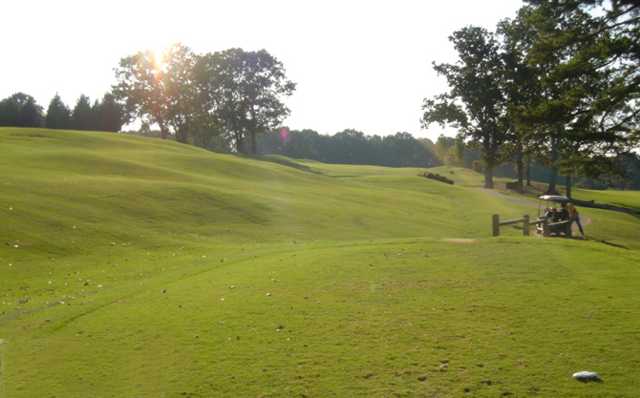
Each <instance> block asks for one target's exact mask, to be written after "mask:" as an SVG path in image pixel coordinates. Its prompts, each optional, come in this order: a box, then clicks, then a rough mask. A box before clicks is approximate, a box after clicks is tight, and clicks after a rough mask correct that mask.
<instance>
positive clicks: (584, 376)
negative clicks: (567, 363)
mask: <svg viewBox="0 0 640 398" xmlns="http://www.w3.org/2000/svg"><path fill="white" fill-rule="evenodd" d="M572 377H573V378H574V379H576V380H578V381H579V382H582V383H588V382H590V381H597V382H601V381H602V379H601V378H600V375H599V374H597V373H596V372H592V371H589V370H582V371H580V372H576V373H574V374H573V375H572Z"/></svg>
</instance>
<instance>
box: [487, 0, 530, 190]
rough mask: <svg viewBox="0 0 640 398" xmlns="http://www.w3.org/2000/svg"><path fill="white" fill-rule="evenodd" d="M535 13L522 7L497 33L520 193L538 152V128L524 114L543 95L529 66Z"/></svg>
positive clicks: (510, 145) (509, 144) (508, 145)
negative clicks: (532, 157) (525, 120)
mask: <svg viewBox="0 0 640 398" xmlns="http://www.w3.org/2000/svg"><path fill="white" fill-rule="evenodd" d="M531 12H532V9H531V7H522V8H521V9H520V10H519V11H518V13H517V15H516V17H515V18H513V19H505V20H503V21H501V22H500V23H499V24H498V29H497V32H498V35H499V39H500V43H501V56H502V59H503V65H502V68H501V70H500V73H501V75H502V77H501V81H502V90H503V93H504V95H505V98H506V101H507V123H508V133H509V137H508V139H507V143H506V146H505V149H506V151H507V152H508V153H509V154H510V156H511V157H512V159H513V161H514V162H515V165H516V175H517V179H518V186H519V188H520V190H522V189H523V188H524V180H525V163H527V164H529V163H530V160H529V159H530V157H531V154H532V153H534V152H535V150H536V149H537V147H536V145H535V143H536V142H535V140H533V138H532V137H533V135H534V134H535V129H534V127H532V126H531V125H530V124H527V123H524V122H523V113H525V112H526V110H527V109H529V108H530V107H531V106H532V103H534V102H535V101H536V100H537V98H538V96H539V95H540V85H539V81H538V74H537V71H536V69H535V67H534V66H532V65H530V64H529V62H528V56H529V53H530V51H531V47H532V46H533V43H534V41H535V39H536V32H535V30H534V29H533V27H532V26H531V24H529V23H528V21H527V19H528V18H529V16H530V14H531ZM527 167H528V165H527ZM527 172H528V170H527ZM527 184H530V181H529V179H527Z"/></svg>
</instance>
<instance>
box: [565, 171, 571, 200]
mask: <svg viewBox="0 0 640 398" xmlns="http://www.w3.org/2000/svg"><path fill="white" fill-rule="evenodd" d="M572 185H573V179H572V178H571V174H567V176H566V179H565V181H564V186H565V188H566V191H567V198H569V199H571V186H572Z"/></svg>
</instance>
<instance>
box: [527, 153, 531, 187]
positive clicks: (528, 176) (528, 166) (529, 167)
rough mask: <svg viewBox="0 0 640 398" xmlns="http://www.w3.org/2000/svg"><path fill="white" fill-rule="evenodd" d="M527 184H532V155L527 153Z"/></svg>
mask: <svg viewBox="0 0 640 398" xmlns="http://www.w3.org/2000/svg"><path fill="white" fill-rule="evenodd" d="M527 186H528V187H530V186H531V156H529V155H527Z"/></svg>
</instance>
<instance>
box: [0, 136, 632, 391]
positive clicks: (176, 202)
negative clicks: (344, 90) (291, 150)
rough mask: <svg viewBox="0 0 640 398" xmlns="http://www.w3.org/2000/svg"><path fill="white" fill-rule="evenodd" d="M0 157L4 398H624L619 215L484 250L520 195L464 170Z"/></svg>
mask: <svg viewBox="0 0 640 398" xmlns="http://www.w3.org/2000/svg"><path fill="white" fill-rule="evenodd" d="M0 155H1V156H0V172H1V175H2V179H1V181H0V217H1V220H2V224H1V227H0V397H12V398H13V397H86V396H95V397H303V396H306V397H351V396H368V397H388V396H399V397H413V396H426V397H432V396H438V397H460V396H473V397H496V396H514V397H521V396H544V397H549V396H555V397H559V396H579V397H632V396H635V395H636V394H637V391H639V390H640V379H638V378H637V377H636V375H637V372H638V371H640V361H639V360H638V353H639V351H638V349H636V347H637V342H638V330H640V317H639V316H637V315H638V308H640V296H639V295H638V294H637V291H638V287H639V286H640V285H639V283H640V217H639V216H638V215H637V214H638V213H636V214H635V215H634V214H633V213H632V212H629V213H625V212H616V211H609V210H602V209H591V208H579V210H580V214H581V217H582V220H583V224H584V227H585V232H586V236H587V239H585V240H579V239H562V238H541V237H539V236H536V235H535V234H534V233H533V229H532V234H531V236H528V237H527V236H523V234H522V230H521V228H520V227H519V226H517V225H514V226H507V227H502V228H501V231H500V232H501V236H500V237H497V238H494V237H491V216H492V215H493V214H499V215H500V217H501V218H502V219H509V218H520V217H522V216H523V215H525V214H528V215H530V216H531V217H532V218H534V217H536V216H537V211H538V203H537V200H536V199H535V197H534V196H526V195H519V194H516V193H511V192H507V191H505V190H501V189H497V190H487V189H484V188H482V176H481V175H479V174H477V173H475V172H473V171H471V170H468V169H462V168H453V167H445V166H442V167H437V168H433V169H429V171H430V172H433V173H437V174H440V175H443V176H446V177H447V178H448V179H451V180H453V181H454V182H455V184H453V185H450V184H445V183H442V182H439V181H435V180H431V179H427V178H424V177H422V174H424V172H425V169H418V168H385V167H377V166H353V165H335V164H324V163H320V162H315V161H308V160H297V159H289V158H285V157H278V156H260V157H247V156H240V155H232V154H220V153H215V152H210V151H206V150H203V149H200V148H196V147H194V146H189V145H184V144H179V143H176V142H173V141H168V140H160V139H152V138H141V137H135V136H129V135H124V134H114V133H104V132H74V131H60V130H46V129H21V128H0ZM499 185H500V184H499ZM502 185H503V184H502ZM574 195H575V196H576V197H578V198H580V199H584V200H590V199H595V200H596V201H598V202H603V203H611V204H615V205H619V206H625V207H627V208H630V209H636V210H638V209H640V194H639V193H638V192H623V191H611V190H608V191H587V190H580V189H576V190H575V193H574ZM581 370H593V371H597V372H598V373H599V374H600V376H601V377H602V378H603V380H604V382H603V383H586V384H584V383H579V382H576V381H575V380H573V379H572V378H571V374H572V373H574V372H577V371H581Z"/></svg>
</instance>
